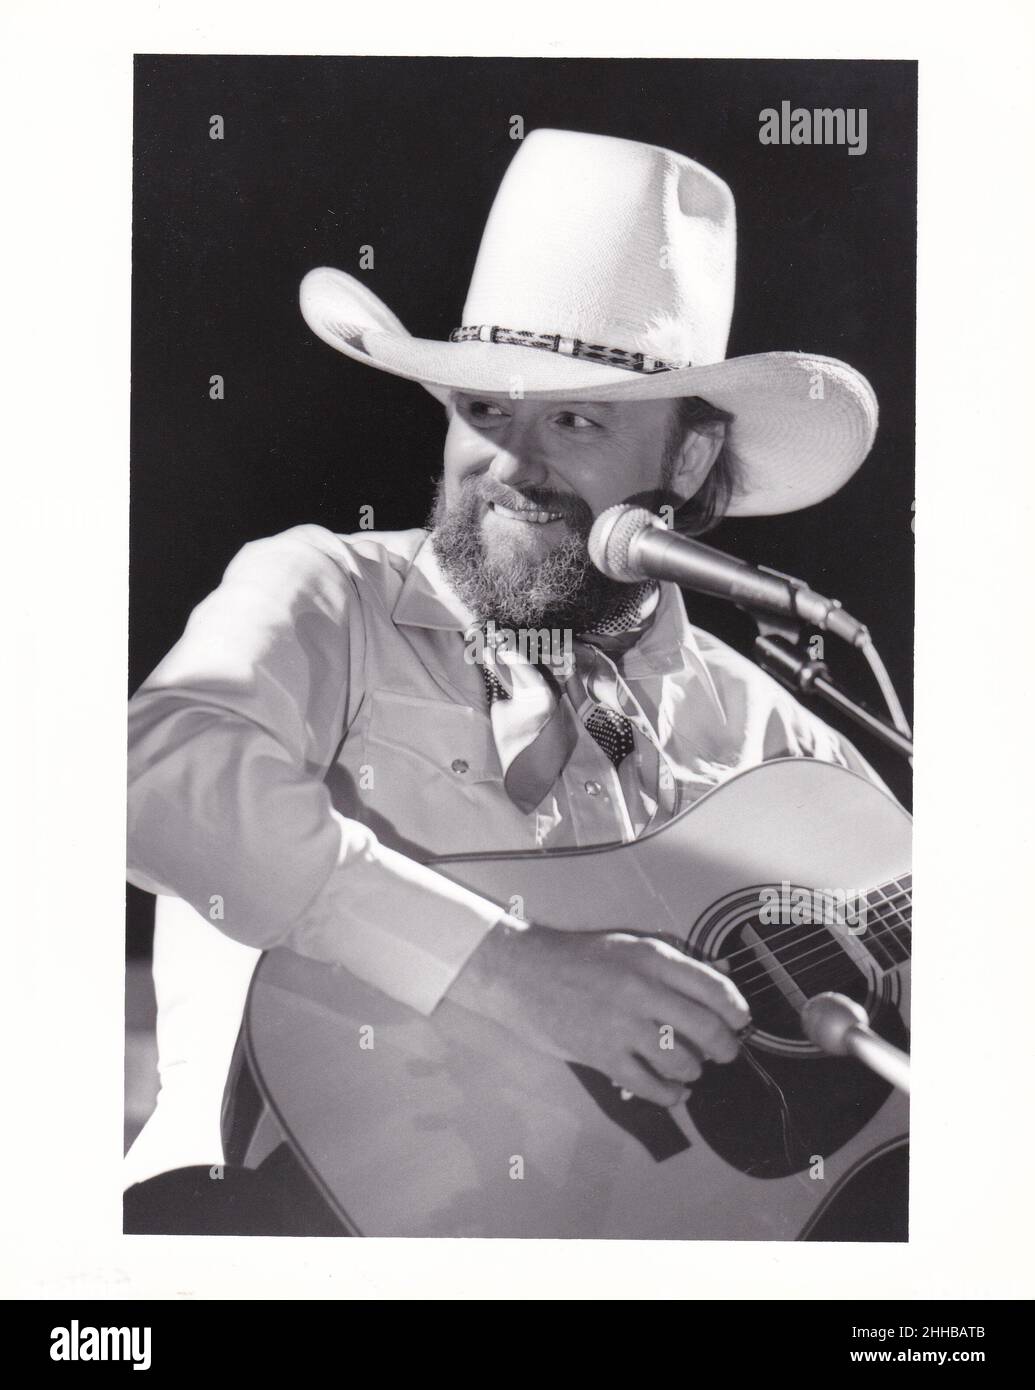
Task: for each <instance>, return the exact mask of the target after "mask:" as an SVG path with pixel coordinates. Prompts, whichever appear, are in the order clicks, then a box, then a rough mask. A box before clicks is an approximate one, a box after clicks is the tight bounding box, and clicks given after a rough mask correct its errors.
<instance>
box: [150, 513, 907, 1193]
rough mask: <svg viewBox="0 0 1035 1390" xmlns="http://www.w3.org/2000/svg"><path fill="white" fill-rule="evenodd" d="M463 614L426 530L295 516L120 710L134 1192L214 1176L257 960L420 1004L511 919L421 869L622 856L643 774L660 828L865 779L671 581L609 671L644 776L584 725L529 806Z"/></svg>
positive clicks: (822, 728)
mask: <svg viewBox="0 0 1035 1390" xmlns="http://www.w3.org/2000/svg"><path fill="white" fill-rule="evenodd" d="M472 622H473V617H472V615H471V614H470V613H469V612H468V611H467V610H466V609H465V608H464V606H463V605H462V604H461V603H460V601H459V600H458V598H457V597H456V595H455V594H454V593H453V591H452V590H451V588H450V586H449V585H448V583H447V582H446V580H445V578H444V576H443V574H442V572H441V570H440V568H439V565H438V562H437V560H436V558H435V555H434V551H433V548H432V546H431V544H430V542H429V541H428V537H427V533H426V532H425V531H421V530H413V531H402V532H382V533H377V532H367V533H363V532H360V533H357V534H354V535H350V536H338V535H334V534H332V533H331V532H330V531H327V530H325V529H323V528H322V527H319V526H299V527H295V528H293V529H292V530H289V531H286V532H284V533H283V534H281V535H278V536H273V537H270V538H268V539H265V540H260V541H255V542H252V543H251V544H249V545H246V546H245V547H244V548H243V549H242V550H241V551H240V552H239V554H238V555H237V556H236V557H235V558H234V560H233V561H232V562H231V564H230V566H229V567H228V569H227V571H226V574H225V576H224V578H223V581H222V583H221V584H220V585H219V587H218V588H217V589H216V590H215V591H214V592H213V593H212V594H210V595H209V596H208V597H207V598H206V599H205V600H204V601H203V602H202V603H201V604H199V605H198V607H197V608H196V609H195V610H194V612H193V614H192V615H191V617H190V620H189V622H188V624H187V628H186V631H185V632H184V635H183V637H182V638H181V639H180V641H179V642H178V643H177V644H176V646H175V647H173V649H172V650H171V651H170V652H169V654H168V656H166V657H165V659H164V660H163V661H162V662H161V663H160V665H159V666H158V667H157V668H156V670H155V671H154V672H153V674H152V675H151V676H150V677H149V678H148V679H147V680H146V681H145V682H144V684H143V685H142V686H141V688H140V690H139V691H138V692H137V694H136V695H135V696H134V697H133V699H132V701H131V702H130V749H129V822H128V824H129V878H130V880H131V882H133V883H134V884H136V885H137V886H138V887H140V888H143V889H145V890H146V891H148V892H152V893H156V894H158V895H160V900H159V910H158V913H157V923H156V933H155V952H154V966H153V969H154V977H155V988H156V995H157V1000H158V1010H159V1013H158V1047H159V1072H160V1078H161V1090H160V1093H159V1100H158V1105H157V1108H156V1110H155V1112H154V1114H153V1115H152V1117H151V1118H150V1119H149V1121H148V1122H147V1124H146V1125H145V1127H144V1130H143V1131H142V1133H141V1135H140V1136H139V1137H138V1139H137V1141H136V1143H135V1144H134V1146H133V1148H132V1149H131V1151H130V1154H129V1155H128V1156H127V1169H126V1181H127V1185H128V1184H129V1183H130V1182H136V1181H140V1180H142V1179H143V1178H144V1177H147V1176H151V1175H152V1174H154V1173H157V1172H162V1171H166V1170H167V1169H169V1168H175V1167H182V1166H188V1165H191V1164H198V1163H206V1164H214V1163H219V1162H221V1161H222V1158H223V1153H222V1145H221V1140H220V1135H219V1122H220V1106H221V1102H222V1096H223V1088H224V1085H225V1081H226V1076H227V1070H228V1067H229V1063H230V1057H231V1054H232V1051H233V1047H234V1043H235V1041H236V1038H237V1033H238V1030H239V1027H240V1023H241V1018H242V1012H243V1008H244V1002H245V996H246V993H247V988H248V983H249V981H250V978H251V975H252V972H253V970H254V967H255V964H256V962H257V960H258V958H259V955H260V954H261V952H262V951H263V950H265V949H269V948H272V947H274V946H285V947H288V948H290V949H291V950H293V951H296V952H298V953H299V954H301V955H304V956H309V957H312V958H314V959H317V960H321V961H327V962H332V963H335V964H338V965H342V966H344V967H345V968H346V969H348V970H349V971H351V972H352V973H353V974H355V975H356V976H358V977H359V978H360V979H362V980H364V981H366V982H367V983H368V984H371V985H374V986H376V987H377V988H379V989H381V990H383V991H384V992H385V993H387V994H389V995H391V996H392V997H393V998H394V999H397V1000H400V1001H402V1002H403V1003H406V1004H408V1005H410V1006H411V1007H412V1008H414V1009H416V1010H417V1011H418V1012H420V1013H422V1014H430V1013H431V1012H432V1011H433V1010H434V1008H435V1005H436V1004H437V1003H438V1001H439V1000H440V999H441V998H442V996H443V994H444V993H445V992H446V990H448V988H449V986H450V985H451V984H452V982H453V980H454V979H455V978H456V976H457V975H458V973H459V972H460V970H461V969H462V968H463V965H464V963H465V962H466V960H467V959H468V957H469V956H470V955H471V953H472V952H473V951H474V949H475V948H476V947H477V945H478V944H479V942H480V941H481V940H482V938H483V937H484V936H485V934H486V933H487V932H488V931H489V930H490V929H491V928H492V927H493V926H494V924H495V923H496V922H498V921H499V920H500V919H501V917H502V916H503V915H504V909H503V908H502V907H500V906H499V905H497V904H495V903H493V902H491V901H489V900H487V899H485V898H482V897H480V896H479V895H478V894H475V893H472V892H470V891H469V890H467V889H465V888H463V887H461V886H459V885H457V884H454V883H452V882H451V881H449V880H448V879H446V878H445V877H444V876H443V875H441V874H438V873H436V872H435V870H434V869H433V868H431V867H428V866H426V865H425V864H423V863H421V862H420V861H421V860H425V859H428V858H431V857H432V856H436V855H450V854H458V853H465V852H470V851H498V852H507V851H518V850H529V849H536V848H543V849H547V848H548V849H554V848H559V847H563V846H576V845H589V844H603V843H611V842H615V841H622V840H629V839H631V838H633V837H634V836H635V835H636V834H637V833H639V832H640V831H641V830H642V828H643V825H644V823H645V821H644V814H643V808H642V798H641V788H642V786H643V785H644V784H645V779H646V782H647V784H649V785H651V786H653V785H654V784H655V780H657V781H658V782H660V784H661V785H662V786H663V787H664V788H665V789H666V792H665V795H664V796H662V797H661V798H660V800H659V804H658V808H657V811H656V812H655V813H654V815H653V818H652V822H651V828H652V829H654V828H657V826H658V824H659V823H662V822H663V821H664V820H666V819H670V818H671V816H673V815H676V814H678V813H679V812H680V811H682V810H683V809H685V808H686V807H687V806H689V805H691V804H692V803H693V801H695V800H696V799H697V798H698V797H699V796H701V795H703V794H704V793H705V792H707V791H708V790H709V789H710V788H711V787H713V786H715V785H716V784H717V783H718V782H720V781H722V780H724V779H725V778H727V777H731V776H733V775H734V774H735V773H737V772H739V771H741V770H743V769H745V768H747V767H751V766H755V765H756V764H758V763H761V762H764V761H766V760H768V759H772V758H780V757H788V756H800V757H810V758H819V759H821V760H823V761H827V762H835V763H839V764H841V765H842V766H845V767H849V768H852V769H853V770H855V771H857V772H860V773H862V774H863V775H865V776H867V777H869V778H871V779H872V780H874V781H875V782H877V784H878V785H882V784H881V783H880V782H879V779H878V778H877V777H876V774H874V773H873V771H872V769H870V768H869V766H868V765H867V764H866V763H865V762H864V761H863V759H862V758H861V757H860V756H859V754H858V753H857V752H856V751H855V750H854V749H853V748H852V747H851V745H850V744H849V743H847V742H846V741H845V740H842V739H840V738H839V737H838V736H837V735H836V734H835V733H834V732H833V731H832V730H831V729H829V728H828V727H827V726H826V725H825V724H824V723H823V722H822V721H821V720H819V719H817V718H816V717H815V716H814V715H812V714H811V713H809V712H808V711H807V710H805V709H804V708H803V707H802V706H801V705H800V704H798V702H797V701H796V700H795V699H794V698H793V697H792V696H791V695H790V694H788V693H787V692H786V691H785V690H784V689H783V688H782V687H781V686H779V685H778V684H777V683H776V682H775V681H773V680H772V679H771V678H770V677H769V676H767V675H766V674H765V673H764V672H762V671H760V670H759V669H758V668H757V667H756V666H754V665H753V664H752V663H751V662H749V661H748V660H746V659H745V658H744V657H742V656H740V655H739V654H738V653H736V652H734V651H733V650H732V649H731V648H730V647H728V646H726V645H725V644H724V643H722V642H719V641H718V640H716V639H715V638H714V637H712V636H710V635H709V634H707V633H705V632H703V631H701V630H700V629H698V628H695V627H693V626H691V624H690V623H689V621H688V620H687V616H686V611H685V608H684V606H683V600H682V597H681V595H680V592H679V590H678V589H677V588H676V587H675V586H674V585H670V584H664V585H662V586H661V597H660V602H659V604H658V608H657V613H656V616H655V620H654V622H653V624H652V625H651V626H650V627H649V628H648V630H647V632H646V633H645V635H644V636H643V637H642V638H641V639H640V641H639V642H638V643H637V644H636V645H635V646H634V647H633V648H632V649H631V650H630V651H628V652H627V653H625V655H624V656H623V657H621V658H620V661H619V663H618V665H619V669H620V674H621V677H622V681H623V684H624V689H625V691H626V698H627V699H628V698H629V697H632V698H634V700H635V702H636V705H637V706H638V708H639V710H640V711H641V716H639V717H641V718H642V720H643V721H645V722H646V724H648V725H649V726H650V732H651V736H652V742H651V743H650V744H648V745H647V746H648V747H654V748H656V756H655V763H654V765H653V766H646V767H645V766H644V763H643V758H642V755H641V754H639V753H638V754H637V755H635V757H633V756H630V757H629V758H627V759H626V760H625V762H624V763H623V765H622V767H621V768H619V769H616V768H615V767H614V766H613V765H612V763H611V761H610V759H609V758H608V757H607V756H606V754H605V753H604V751H603V749H602V748H601V747H600V746H599V745H598V744H597V743H596V741H595V740H594V739H593V737H592V736H591V735H590V734H589V733H588V731H587V730H586V729H585V728H583V727H582V726H581V724H580V726H579V737H578V741H577V743H576V747H575V750H574V752H573V754H572V756H571V758H570V760H569V762H568V763H567V765H566V766H565V768H564V770H563V772H562V774H561V776H560V777H559V778H558V780H557V782H556V784H555V785H554V787H553V789H552V791H551V792H550V794H549V795H548V796H547V797H546V798H545V799H544V801H543V802H542V803H541V804H540V805H539V806H538V807H537V808H536V809H535V810H533V811H530V812H523V811H521V810H520V809H519V808H518V807H517V806H516V805H515V804H514V803H513V802H512V801H511V800H510V798H509V797H508V795H507V793H506V791H505V789H504V785H503V773H502V769H501V766H500V762H499V758H498V755H497V752H496V746H495V742H494V739H493V734H492V726H491V721H490V715H489V710H488V707H487V700H486V694H485V687H484V684H483V679H482V675H481V672H480V670H479V668H478V666H477V665H476V664H474V663H473V662H472V661H471V660H469V659H465V650H467V651H468V652H469V644H468V643H466V642H465V636H464V634H465V632H467V631H468V629H469V628H470V626H471V624H472ZM640 742H641V740H638V743H640ZM627 764H628V766H627ZM665 768H667V769H669V771H668V772H664V771H663V769H665Z"/></svg>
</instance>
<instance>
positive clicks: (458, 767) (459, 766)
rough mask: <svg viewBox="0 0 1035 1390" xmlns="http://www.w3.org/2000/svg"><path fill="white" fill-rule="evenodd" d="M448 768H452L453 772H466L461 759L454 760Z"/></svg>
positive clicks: (465, 764) (465, 765)
mask: <svg viewBox="0 0 1035 1390" xmlns="http://www.w3.org/2000/svg"><path fill="white" fill-rule="evenodd" d="M450 767H452V769H453V771H454V772H461V773H463V772H466V771H467V763H465V762H464V760H463V758H454V759H453V761H452V762H451V763H450Z"/></svg>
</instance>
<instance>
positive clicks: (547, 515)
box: [492, 502, 561, 526]
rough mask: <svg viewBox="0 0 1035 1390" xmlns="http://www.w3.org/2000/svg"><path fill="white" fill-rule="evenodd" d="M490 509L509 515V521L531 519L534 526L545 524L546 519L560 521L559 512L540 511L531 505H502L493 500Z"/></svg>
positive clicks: (502, 514)
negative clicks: (519, 506) (518, 506)
mask: <svg viewBox="0 0 1035 1390" xmlns="http://www.w3.org/2000/svg"><path fill="white" fill-rule="evenodd" d="M492 509H493V511H494V512H498V513H499V515H500V516H505V517H509V518H510V520H511V521H531V522H534V523H535V525H536V526H545V525H546V523H547V522H548V521H560V519H561V513H560V512H540V511H537V510H536V509H535V508H533V507H521V508H520V509H515V508H514V507H504V506H503V505H502V504H501V503H500V502H493V504H492Z"/></svg>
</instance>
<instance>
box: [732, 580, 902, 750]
mask: <svg viewBox="0 0 1035 1390" xmlns="http://www.w3.org/2000/svg"><path fill="white" fill-rule="evenodd" d="M768 572H769V573H771V574H778V573H779V572H778V571H776V570H770V571H768ZM779 577H780V578H781V579H785V580H786V581H787V583H788V585H790V586H791V587H792V588H798V587H804V585H803V581H802V580H800V579H794V578H792V577H791V576H790V575H785V574H780V575H779ZM737 606H738V607H739V608H742V609H743V610H744V612H746V613H748V614H749V615H750V616H751V617H752V618H753V619H754V622H755V625H756V626H757V628H758V636H757V637H756V638H755V659H756V660H757V661H758V664H759V665H760V666H761V667H762V670H763V671H766V672H767V673H768V674H769V675H770V676H773V677H774V679H776V680H778V681H779V682H780V684H781V685H784V686H786V687H787V689H788V690H790V691H792V692H793V693H794V694H801V695H815V696H818V697H819V698H820V699H821V700H825V701H826V702H827V704H828V705H831V706H832V707H833V708H834V709H837V710H840V711H841V713H842V714H844V715H846V716H847V717H848V718H849V719H851V720H852V721H853V722H854V723H856V724H858V725H859V727H860V728H862V729H865V730H866V731H867V733H870V734H872V735H873V736H874V738H877V739H879V740H880V741H881V742H882V743H883V744H884V745H885V746H886V747H888V748H891V749H893V750H894V751H895V752H896V753H899V754H900V755H901V756H902V757H904V758H907V759H912V756H913V740H912V739H911V738H909V737H907V736H906V735H905V734H903V733H901V732H900V731H899V730H898V729H896V728H895V727H894V726H893V725H892V724H889V723H887V722H886V721H885V720H883V719H881V718H880V717H879V716H878V715H876V714H874V713H873V712H872V711H871V710H868V709H867V708H866V706H865V705H863V704H861V703H860V702H859V701H858V700H855V699H853V698H852V697H851V696H850V695H848V694H847V693H846V692H845V691H844V690H842V689H841V687H840V686H839V685H838V684H837V683H836V682H835V680H834V678H833V676H832V675H831V674H830V669H829V667H828V666H827V664H826V662H825V661H820V660H818V659H817V658H815V657H813V656H810V654H809V653H808V651H807V650H806V649H805V648H804V644H803V639H802V630H801V626H800V624H795V623H793V622H791V621H789V620H788V619H785V618H776V617H773V616H772V615H770V614H762V613H760V612H758V611H757V610H756V609H753V608H751V607H750V605H748V604H743V603H742V604H738V605H737Z"/></svg>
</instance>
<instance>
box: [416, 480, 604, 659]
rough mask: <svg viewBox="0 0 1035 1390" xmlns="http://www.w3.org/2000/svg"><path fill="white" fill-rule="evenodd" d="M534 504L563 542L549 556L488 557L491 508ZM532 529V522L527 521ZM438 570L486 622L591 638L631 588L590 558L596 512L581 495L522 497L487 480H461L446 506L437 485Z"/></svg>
mask: <svg viewBox="0 0 1035 1390" xmlns="http://www.w3.org/2000/svg"><path fill="white" fill-rule="evenodd" d="M492 502H498V503H500V505H501V506H505V507H506V506H509V507H521V506H525V507H527V506H529V505H530V504H534V505H535V506H537V507H540V508H541V509H542V510H543V511H547V512H559V513H560V516H561V520H562V522H563V523H564V525H565V528H566V534H565V536H564V538H563V539H562V540H561V541H559V542H558V544H557V545H556V546H555V547H554V548H553V549H552V550H551V551H550V552H549V554H548V555H546V556H545V557H535V556H529V555H522V554H521V553H520V551H519V550H518V549H517V547H513V548H510V547H508V548H507V553H505V554H498V555H495V556H490V555H489V553H488V551H487V550H486V546H485V542H484V540H483V537H482V518H483V517H484V516H485V514H486V511H487V510H488V507H489V504H491V503H492ZM527 524H529V525H531V524H534V523H527ZM429 525H430V528H431V543H432V546H433V547H434V550H435V555H436V556H437V557H438V561H439V564H440V565H441V567H442V571H443V573H444V574H445V576H446V578H447V579H448V580H449V582H450V584H451V585H452V587H453V589H454V590H455V591H456V593H457V595H458V596H459V597H460V599H461V600H462V601H463V603H464V604H465V605H466V607H467V608H469V609H470V610H471V612H472V613H473V614H474V615H475V616H476V617H477V618H478V619H480V620H481V621H483V622H485V621H487V620H488V619H489V618H492V619H493V620H494V621H495V623H496V625H497V626H498V627H504V628H509V629H511V630H513V631H517V630H520V629H521V628H551V629H560V630H568V631H571V632H576V633H578V632H588V631H591V630H592V628H593V626H594V625H595V624H596V623H598V622H600V621H601V620H602V619H603V618H605V617H606V615H607V613H608V612H609V610H610V609H612V608H613V607H615V606H616V605H617V604H618V603H619V602H621V601H622V600H623V599H627V598H628V596H629V586H628V585H627V584H619V583H617V582H616V581H615V580H613V579H608V578H607V576H606V575H603V574H601V573H600V571H599V570H598V569H596V568H595V567H594V565H593V562H592V561H591V560H590V558H589V549H588V547H587V541H588V539H589V533H590V531H591V530H592V527H593V514H592V512H591V511H590V509H589V507H588V506H587V505H586V503H585V502H584V501H583V500H582V498H581V497H576V496H575V495H574V494H572V493H561V492H553V491H551V490H550V489H548V488H540V487H526V488H523V489H522V491H521V492H515V490H514V489H512V488H508V487H506V486H505V485H504V484H502V483H498V482H496V481H495V480H494V479H492V478H489V477H488V476H487V475H485V474H478V475H472V476H469V477H467V478H464V479H462V480H461V483H460V486H459V489H458V493H457V497H456V499H455V500H454V501H453V502H452V503H451V504H447V502H446V497H445V489H444V484H443V482H441V481H440V482H439V484H438V490H437V492H436V495H435V505H434V507H433V509H432V513H431V518H430V522H429Z"/></svg>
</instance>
